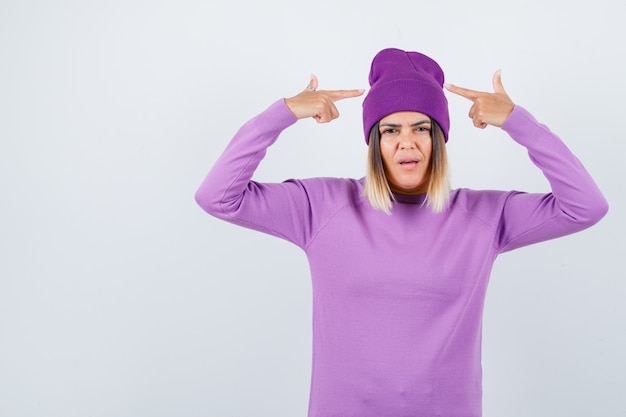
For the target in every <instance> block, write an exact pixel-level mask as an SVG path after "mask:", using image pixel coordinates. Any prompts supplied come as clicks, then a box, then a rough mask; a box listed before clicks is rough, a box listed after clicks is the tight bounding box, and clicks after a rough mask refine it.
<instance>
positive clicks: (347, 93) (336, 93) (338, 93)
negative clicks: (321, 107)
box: [326, 90, 365, 101]
mask: <svg viewBox="0 0 626 417" xmlns="http://www.w3.org/2000/svg"><path fill="white" fill-rule="evenodd" d="M364 92H365V90H328V91H326V94H328V97H329V98H330V99H331V100H332V101H337V100H343V99H344V98H352V97H358V96H360V95H361V94H363V93H364Z"/></svg>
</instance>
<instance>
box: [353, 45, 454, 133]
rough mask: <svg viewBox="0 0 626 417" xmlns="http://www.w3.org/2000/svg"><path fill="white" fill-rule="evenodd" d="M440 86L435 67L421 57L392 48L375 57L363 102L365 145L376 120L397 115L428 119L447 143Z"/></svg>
mask: <svg viewBox="0 0 626 417" xmlns="http://www.w3.org/2000/svg"><path fill="white" fill-rule="evenodd" d="M443 82H444V76H443V71H442V70H441V67H440V66H439V64H437V63H436V62H435V61H433V60H432V59H431V58H429V57H427V56H426V55H424V54H421V53H419V52H406V51H402V50H400V49H395V48H389V49H383V50H382V51H380V52H379V53H378V54H376V56H375V57H374V59H373V60H372V67H371V69H370V76H369V83H370V86H371V88H370V91H369V92H368V94H367V97H365V100H364V101H363V129H364V132H365V143H367V144H369V134H370V130H371V129H372V127H374V125H375V124H376V123H378V122H379V121H380V119H382V118H383V117H385V116H388V115H390V114H391V113H395V112H399V111H416V112H420V113H424V114H426V115H428V116H430V117H432V118H433V119H435V121H436V122H437V123H439V125H440V126H441V129H443V134H444V136H445V139H446V142H447V141H448V130H449V129H450V117H449V116H448V100H446V96H445V95H444V93H443Z"/></svg>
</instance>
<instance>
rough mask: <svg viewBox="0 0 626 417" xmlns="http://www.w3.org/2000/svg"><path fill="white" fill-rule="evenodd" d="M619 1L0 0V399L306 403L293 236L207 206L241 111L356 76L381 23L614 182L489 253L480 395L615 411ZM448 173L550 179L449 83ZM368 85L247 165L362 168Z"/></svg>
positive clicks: (13, 415)
mask: <svg viewBox="0 0 626 417" xmlns="http://www.w3.org/2000/svg"><path fill="white" fill-rule="evenodd" d="M625 16H626V3H624V2H621V1H615V0H596V1H593V2H566V1H564V0H559V1H552V2H550V1H546V0H542V1H539V0H532V1H517V2H504V1H489V0H476V1H471V2H470V1H463V0H457V1H449V2H446V1H429V2H416V1H413V2H409V1H395V0H390V1H379V2H373V1H350V2H341V1H337V0H334V1H327V0H320V1H316V2H297V1H292V0H289V1H288V0H282V1H281V0H267V1H265V2H261V1H251V0H247V1H243V2H236V1H233V2H217V1H199V0H196V1H194V0H177V1H140V0H125V1H101V2H96V1H56V2H55V1H23V0H22V1H17V0H15V1H10V0H3V1H2V2H0V416H3V417H18V416H29V417H30V416H47V417H53V416H54V417H56V416H59V417H60V416H63V417H69V416H81V417H84V416H107V417H112V416H120V417H121V416H151V417H156V416H174V415H184V416H218V417H222V416H224V417H225V416H272V417H281V416H285V417H286V416H289V417H291V416H305V415H306V411H307V402H308V389H309V377H310V355H311V351H310V349H311V348H310V345H311V334H310V333H311V293H310V281H309V273H308V266H307V263H306V260H305V258H304V254H303V253H302V252H301V251H300V250H299V249H297V248H295V247H294V246H292V245H290V244H288V243H286V242H284V241H281V240H279V239H276V238H273V237H269V236H265V235H262V234H259V233H257V232H252V231H249V230H246V229H241V228H238V227H236V226H232V225H230V224H227V223H224V222H221V221H219V220H217V219H214V218H212V217H210V216H208V215H206V214H205V213H204V212H202V210H201V209H200V208H199V207H197V206H196V204H195V202H194V198H193V195H194V192H195V190H196V188H197V187H198V185H199V184H200V182H201V181H202V179H203V178H204V175H205V174H206V172H207V171H208V170H209V168H210V166H211V164H212V163H213V161H214V160H215V159H216V158H217V157H218V155H219V154H220V152H221V151H222V149H223V148H224V146H225V145H226V143H227V142H228V140H229V139H230V137H231V136H232V135H233V134H234V133H235V131H236V130H237V128H238V127H239V126H240V125H241V124H242V123H244V122H245V121H246V120H247V119H249V118H251V117H252V116H254V115H255V114H257V113H258V112H260V111H262V110H263V109H264V108H266V107H267V106H269V105H270V104H271V103H272V102H273V101H274V100H276V99H279V98H281V97H285V96H290V95H293V94H296V93H297V92H299V91H300V90H301V89H303V88H304V87H305V86H306V85H307V83H308V78H309V75H310V74H311V73H315V74H316V75H317V76H318V77H319V79H320V88H329V89H339V88H367V87H368V85H367V76H368V72H369V64H370V61H371V58H372V57H373V56H374V54H375V53H376V52H377V51H378V50H380V49H382V48H385V47H390V46H393V47H399V48H403V49H409V50H418V51H421V52H424V53H426V54H428V55H430V56H432V57H433V58H435V59H436V60H437V61H438V62H439V63H440V64H441V66H442V67H443V68H444V70H445V72H446V76H447V80H448V81H449V82H452V83H455V84H459V85H462V86H466V87H468V88H474V89H483V90H485V89H486V90H489V89H491V75H492V74H493V72H494V71H495V70H496V69H498V68H501V69H502V73H503V81H504V85H505V88H507V91H508V92H509V94H510V95H511V97H512V98H513V99H514V101H516V102H517V103H518V104H520V105H523V106H524V107H526V108H527V109H529V110H530V111H531V112H532V113H533V114H534V115H535V116H536V117H537V118H538V119H539V120H541V121H542V122H544V123H546V124H547V125H549V126H550V127H551V128H552V130H554V131H555V132H556V133H558V134H559V135H560V136H561V137H562V138H563V139H564V140H565V142H566V143H567V144H568V145H569V146H570V147H571V148H572V150H573V151H574V152H575V153H576V154H577V155H578V156H579V158H580V159H581V160H582V161H583V162H584V164H585V165H586V167H587V168H588V169H589V171H590V172H591V173H592V175H593V176H594V178H595V179H596V181H597V182H598V184H599V185H600V187H601V189H602V190H603V191H604V193H605V195H606V197H607V199H608V200H609V203H610V212H609V214H608V215H607V217H605V218H604V219H603V220H602V221H601V222H600V223H599V224H598V225H597V226H595V227H593V228H591V229H588V230H586V231H584V232H581V233H579V234H576V235H573V236H569V237H565V238H561V239H558V240H555V241H550V242H545V243H541V244H538V245H535V246H532V247H528V248H523V249H520V250H518V251H515V252H511V253H507V254H505V255H503V256H501V257H500V258H499V259H498V261H497V262H496V265H495V269H494V271H493V274H492V281H491V285H490V288H489V292H488V296H487V305H486V310H485V321H484V360H483V365H484V391H485V394H484V410H485V416H509V417H516V416H520V417H521V416H568V417H578V416H603V417H617V416H624V415H626V404H625V402H624V400H623V394H624V392H626V359H625V357H624V352H626V334H625V332H626V306H625V303H624V299H625V295H626V291H625V290H626V283H625V282H624V281H625V280H624V278H625V275H626V273H625V272H624V268H623V264H624V257H625V253H624V244H623V243H621V239H622V238H623V235H624V233H625V232H626V225H625V219H624V210H625V208H626V207H625V204H626V202H625V193H624V185H623V181H624V178H625V173H626V172H625V171H626V170H625V168H624V163H623V159H624V155H625V154H626V146H625V141H624V119H625V117H626V106H625V104H624V103H625V101H624V93H625V92H626V87H625V78H626V77H625V76H624V74H625V73H626V66H625V64H624V58H623V54H624V39H626V30H625V29H624V17H625ZM448 99H449V102H450V113H451V119H452V127H451V130H450V142H449V154H450V159H451V164H452V167H453V169H452V172H453V184H454V186H455V187H461V186H463V187H471V188H479V189H484V188H496V189H505V190H509V189H520V190H527V191H540V192H543V191H547V190H548V188H547V183H546V181H545V180H544V179H543V178H542V176H541V175H540V173H539V172H538V170H537V169H535V168H534V167H533V166H532V164H531V163H530V162H529V160H528V158H527V156H526V153H525V151H524V150H523V149H521V148H520V147H519V146H517V145H515V144H514V143H513V142H512V141H511V140H510V139H509V138H508V137H507V136H506V135H505V134H504V133H503V132H501V131H499V130H498V129H495V128H488V129H486V130H478V129H475V128H473V126H472V125H471V122H470V120H469V119H468V118H467V112H468V110H469V103H468V102H466V101H465V100H464V99H462V98H460V97H455V96H451V95H450V94H448ZM361 102H362V98H359V99H353V100H352V101H344V102H341V103H339V109H340V111H341V113H342V117H340V118H339V119H338V120H336V121H334V122H333V123H331V124H328V125H317V124H316V123H315V122H313V121H312V120H305V121H301V122H299V123H298V124H296V125H295V126H293V127H291V128H290V129H289V130H287V131H286V132H285V133H284V134H283V136H282V137H281V139H280V140H279V142H278V143H277V144H276V145H275V146H274V147H273V148H272V149H271V150H270V152H269V153H268V156H267V158H266V160H265V161H264V163H263V164H262V166H261V167H260V169H259V171H258V175H257V177H256V178H257V179H258V180H263V181H280V180H284V179H287V178H290V177H310V176H346V177H360V176H362V175H363V174H364V167H365V152H366V148H365V145H364V143H363V138H362V133H361V132H362V129H361Z"/></svg>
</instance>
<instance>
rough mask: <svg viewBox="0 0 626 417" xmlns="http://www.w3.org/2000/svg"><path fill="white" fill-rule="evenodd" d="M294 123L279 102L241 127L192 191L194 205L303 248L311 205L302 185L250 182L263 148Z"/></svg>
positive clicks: (309, 220) (219, 216)
mask: <svg viewBox="0 0 626 417" xmlns="http://www.w3.org/2000/svg"><path fill="white" fill-rule="evenodd" d="M296 120H297V119H296V117H295V116H294V115H293V113H291V111H290V110H289V108H288V107H287V105H286V104H285V103H284V100H283V99H281V100H278V101H276V102H275V103H274V104H272V105H271V106H270V107H269V108H267V109H266V110H265V111H263V112H262V113H261V114H259V115H257V116H256V117H254V118H253V119H251V120H250V121H248V122H247V123H245V124H244V125H243V126H242V127H241V128H240V129H239V130H238V132H237V133H236V134H235V136H234V137H233V138H232V140H231V141H230V142H229V144H228V145H227V146H226V149H225V150H224V152H223V153H222V155H221V156H220V157H219V158H218V159H217V161H216V162H215V164H214V165H213V167H212V168H211V170H210V171H209V173H208V175H207V176H206V178H205V179H204V181H203V182H202V184H201V185H200V187H199V189H198V190H197V191H196V195H195V199H196V202H197V203H198V205H200V207H202V209H204V210H205V211H206V212H207V213H209V214H211V215H213V216H215V217H217V218H220V219H223V220H226V221H229V222H231V223H234V224H237V225H240V226H243V227H247V228H250V229H254V230H258V231H261V232H264V233H268V234H271V235H274V236H278V237H280V238H283V239H286V240H288V241H291V242H293V243H295V244H297V245H298V246H300V247H303V246H304V245H305V243H306V241H307V240H308V238H309V237H310V233H311V232H310V225H311V219H310V211H311V210H310V203H309V201H308V198H307V190H306V187H305V185H304V184H303V182H302V181H297V180H290V181H285V182H283V183H259V182H256V181H253V180H252V176H253V174H254V172H255V170H256V168H257V167H258V165H259V163H260V162H261V160H262V159H263V158H264V156H265V154H266V151H267V148H268V147H269V146H271V145H272V144H273V143H274V142H275V141H276V140H277V138H278V136H279V135H280V133H281V132H282V131H283V130H284V129H286V128H287V127H289V126H291V125H292V124H294V123H295V122H296Z"/></svg>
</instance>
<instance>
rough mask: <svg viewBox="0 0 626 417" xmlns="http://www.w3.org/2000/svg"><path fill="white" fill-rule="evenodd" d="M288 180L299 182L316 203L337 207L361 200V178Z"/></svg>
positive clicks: (310, 198)
mask: <svg viewBox="0 0 626 417" xmlns="http://www.w3.org/2000/svg"><path fill="white" fill-rule="evenodd" d="M289 181H290V182H294V181H295V182H298V183H300V184H301V186H302V187H303V188H304V189H305V190H306V192H307V194H308V196H309V200H310V201H311V203H313V204H316V205H317V204H320V205H325V206H335V207H338V206H345V205H347V204H350V203H352V204H355V203H357V204H358V203H359V202H361V201H362V200H363V197H362V193H363V178H361V179H355V178H340V177H314V178H304V179H298V180H289Z"/></svg>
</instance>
